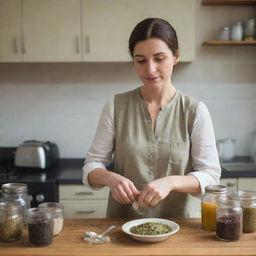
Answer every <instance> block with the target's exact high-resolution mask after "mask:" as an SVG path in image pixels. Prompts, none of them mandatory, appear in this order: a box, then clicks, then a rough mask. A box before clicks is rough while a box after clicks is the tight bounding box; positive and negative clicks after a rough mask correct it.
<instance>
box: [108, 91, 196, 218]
mask: <svg viewBox="0 0 256 256" xmlns="http://www.w3.org/2000/svg"><path fill="white" fill-rule="evenodd" d="M197 104H198V102H197V101H196V100H195V99H193V98H192V97H188V96H186V95H184V94H183V93H181V92H180V91H178V90H177V92H176V94H175V96H174V98H173V99H172V100H171V101H170V102H169V103H168V104H167V105H165V106H164V107H162V108H161V109H160V111H159V113H158V116H157V120H156V125H155V129H153V128H152V122H151V117H150V113H149V111H148V107H147V104H146V103H144V102H143V100H142V99H141V96H140V91H139V88H137V89H135V90H132V91H129V92H126V93H123V94H118V95H116V96H115V100H114V122H115V133H116V138H115V145H114V152H115V154H114V171H115V172H116V173H119V174H121V175H123V176H125V177H127V178H128V179H130V180H131V181H132V182H133V183H134V184H135V186H136V187H137V189H138V190H142V189H143V185H144V184H147V183H148V182H150V181H152V180H155V179H158V178H161V177H165V176H169V175H186V174H188V173H189V172H191V171H193V170H192V165H191V154H190V150H191V142H190V135H191V131H192V127H193V122H194V118H195V112H196V108H197ZM198 216H200V201H199V200H198V199H196V198H194V197H192V196H191V195H189V194H186V193H179V192H175V191H172V192H170V194H169V195H168V196H167V197H166V198H165V199H164V200H162V201H161V202H160V203H158V205H157V206H155V207H154V208H147V209H145V211H144V215H143V217H198ZM107 217H112V218H113V217H117V218H125V217H129V218H137V217H139V216H138V214H137V213H136V212H135V211H134V210H133V209H132V207H131V205H123V204H119V203H117V202H116V201H115V200H114V199H113V198H112V197H111V195H110V197H109V204H108V209H107Z"/></svg>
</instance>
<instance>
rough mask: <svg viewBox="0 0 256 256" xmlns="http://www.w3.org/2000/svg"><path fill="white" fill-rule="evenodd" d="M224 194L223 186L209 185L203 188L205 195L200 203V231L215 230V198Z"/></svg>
mask: <svg viewBox="0 0 256 256" xmlns="http://www.w3.org/2000/svg"><path fill="white" fill-rule="evenodd" d="M226 193H227V187H226V186H223V185H209V186H207V187H206V188H205V194H204V196H203V198H202V201H201V213H202V219H201V226H202V229H205V230H209V231H215V230H216V207H217V205H216V198H217V197H219V196H220V195H223V194H226Z"/></svg>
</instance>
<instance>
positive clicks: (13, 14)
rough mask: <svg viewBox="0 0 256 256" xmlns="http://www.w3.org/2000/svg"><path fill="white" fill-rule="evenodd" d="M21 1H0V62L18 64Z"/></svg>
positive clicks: (20, 57) (19, 55) (19, 57)
mask: <svg viewBox="0 0 256 256" xmlns="http://www.w3.org/2000/svg"><path fill="white" fill-rule="evenodd" d="M20 39H21V0H0V62H20V61H21V59H22V54H21V47H20Z"/></svg>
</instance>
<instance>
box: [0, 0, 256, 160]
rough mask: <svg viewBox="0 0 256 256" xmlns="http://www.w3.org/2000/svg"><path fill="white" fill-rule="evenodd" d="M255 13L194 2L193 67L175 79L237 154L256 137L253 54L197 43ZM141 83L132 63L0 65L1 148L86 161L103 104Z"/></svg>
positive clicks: (249, 49)
mask: <svg viewBox="0 0 256 256" xmlns="http://www.w3.org/2000/svg"><path fill="white" fill-rule="evenodd" d="M252 12H253V9H252V8H251V7H230V6H224V7H223V6H222V7H221V6H201V5H200V1H197V6H196V38H197V49H196V52H197V54H196V61H195V62H193V63H179V64H178V65H177V67H176V68H175V71H174V76H173V83H174V85H175V86H176V87H177V88H178V89H180V90H182V91H183V92H184V93H186V94H189V95H192V96H195V97H196V98H198V99H200V100H202V101H204V102H205V104H206V105H207V106H208V108H209V111H210V114H211V117H212V121H213V124H214V128H215V134H216V139H219V138H224V137H233V138H235V139H236V141H237V144H236V154H237V155H248V154H249V149H250V143H251V138H252V132H253V131H254V130H256V115H255V113H256V72H255V71H256V47H255V46H236V47H229V46H218V47H217V46H215V47H213V46H207V47H206V46H201V43H202V41H205V40H210V39H214V38H215V36H216V33H217V31H218V29H219V28H220V27H221V26H225V25H227V23H231V22H234V21H237V20H244V19H246V18H247V17H248V16H250V15H253V13H252ZM213 20H214V22H213ZM184 33H185V31H184ZM127 36H128V35H127ZM181 54H182V52H181ZM139 84H140V82H139V80H138V79H137V77H136V74H135V71H134V70H133V66H132V63H35V64H34V63H31V64H29V63H27V64H0V146H17V145H18V144H20V143H21V142H22V141H23V140H25V139H39V140H47V139H48V140H52V141H54V142H56V143H57V145H58V146H59V148H60V155H61V157H70V158H78V157H84V156H85V154H86V151H87V150H88V148H89V146H90V143H91V141H92V139H93V136H94V133H95V129H96V126H97V121H98V119H99V115H100V112H101V109H102V107H103V105H104V103H105V102H106V100H107V99H110V98H111V97H112V96H113V95H114V94H116V93H120V92H124V91H127V90H130V89H133V88H136V87H137V86H139Z"/></svg>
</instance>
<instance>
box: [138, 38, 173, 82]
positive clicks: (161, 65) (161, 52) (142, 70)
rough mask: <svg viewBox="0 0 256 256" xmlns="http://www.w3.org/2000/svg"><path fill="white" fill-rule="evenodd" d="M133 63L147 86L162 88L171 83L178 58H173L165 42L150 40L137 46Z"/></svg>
mask: <svg viewBox="0 0 256 256" xmlns="http://www.w3.org/2000/svg"><path fill="white" fill-rule="evenodd" d="M133 61H134V66H135V69H136V71H137V74H138V76H139V78H140V80H141V81H142V82H143V84H144V85H145V86H151V87H153V86H154V87H160V86H164V85H169V84H170V83H171V75H172V70H173V66H174V65H175V64H176V63H177V62H178V58H177V57H174V56H173V53H172V51H171V50H170V49H169V47H168V46H167V44H166V43H165V42H164V41H162V40H160V39H158V38H150V39H147V40H145V41H140V42H138V43H137V44H136V45H135V47H134V52H133Z"/></svg>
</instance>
